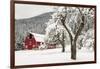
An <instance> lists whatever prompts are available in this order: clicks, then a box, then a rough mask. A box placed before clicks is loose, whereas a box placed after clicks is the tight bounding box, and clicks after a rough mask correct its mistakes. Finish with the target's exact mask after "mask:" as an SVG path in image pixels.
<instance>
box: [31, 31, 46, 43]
mask: <svg viewBox="0 0 100 69" xmlns="http://www.w3.org/2000/svg"><path fill="white" fill-rule="evenodd" d="M31 34H33V35H34V37H35V39H36V41H39V42H44V36H45V35H42V34H37V33H31Z"/></svg>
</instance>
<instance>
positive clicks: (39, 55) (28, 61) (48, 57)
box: [15, 46, 94, 65]
mask: <svg viewBox="0 0 100 69" xmlns="http://www.w3.org/2000/svg"><path fill="white" fill-rule="evenodd" d="M61 50H62V48H56V49H44V50H23V51H16V52H15V65H32V64H33V65H34V64H50V63H69V62H83V61H94V52H93V51H88V50H86V49H85V48H83V49H82V50H78V51H77V59H76V60H72V59H71V58H70V57H71V53H70V46H67V47H66V52H65V53H62V52H61Z"/></svg>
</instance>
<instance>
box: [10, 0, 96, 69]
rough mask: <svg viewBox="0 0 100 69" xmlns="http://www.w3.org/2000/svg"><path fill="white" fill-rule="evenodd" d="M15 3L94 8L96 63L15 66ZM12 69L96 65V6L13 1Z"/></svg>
mask: <svg viewBox="0 0 100 69" xmlns="http://www.w3.org/2000/svg"><path fill="white" fill-rule="evenodd" d="M15 3H17V4H37V5H53V6H68V7H86V8H94V10H95V14H94V15H95V17H94V18H95V19H94V38H95V40H94V61H84V62H69V63H52V64H31V65H18V66H16V65H15V47H14V46H15ZM10 15H11V17H10V21H11V24H10V38H11V39H10V44H11V47H10V68H11V69H16V68H29V67H44V66H60V65H77V64H91V63H96V6H95V5H81V4H63V3H50V2H33V1H20V0H18V1H17V0H11V1H10Z"/></svg>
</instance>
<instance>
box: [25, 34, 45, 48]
mask: <svg viewBox="0 0 100 69" xmlns="http://www.w3.org/2000/svg"><path fill="white" fill-rule="evenodd" d="M30 36H31V38H30ZM43 38H44V35H41V34H36V33H30V35H27V36H26V38H25V41H24V47H25V49H32V48H38V47H39V45H40V44H41V43H44V40H43Z"/></svg>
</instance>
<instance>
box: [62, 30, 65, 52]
mask: <svg viewBox="0 0 100 69" xmlns="http://www.w3.org/2000/svg"><path fill="white" fill-rule="evenodd" d="M62 52H65V40H64V32H63V33H62Z"/></svg>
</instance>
